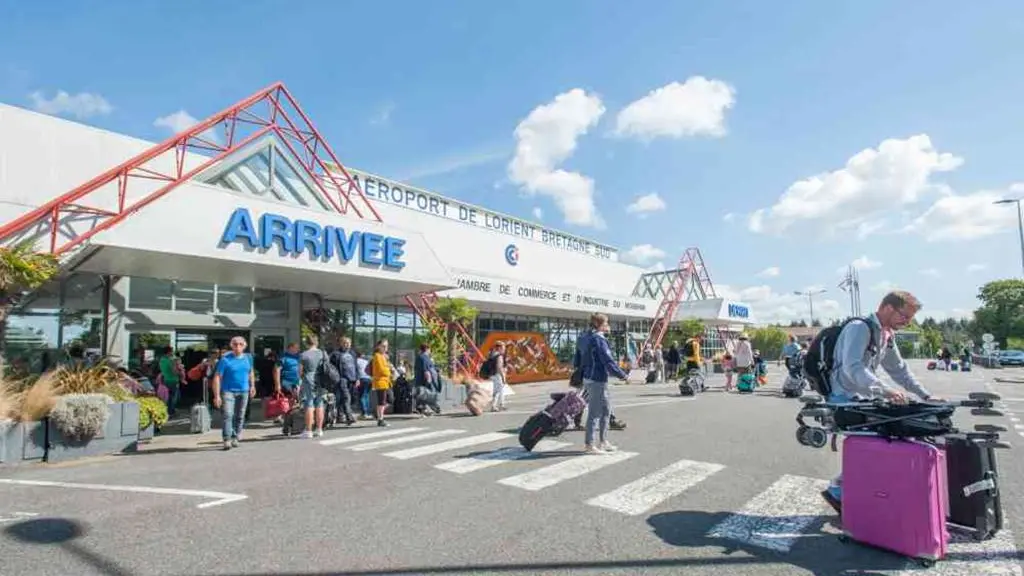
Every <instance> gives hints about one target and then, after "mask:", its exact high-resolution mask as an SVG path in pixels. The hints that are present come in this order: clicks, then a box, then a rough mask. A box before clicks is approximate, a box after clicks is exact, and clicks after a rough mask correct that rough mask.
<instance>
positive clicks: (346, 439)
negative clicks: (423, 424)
mask: <svg viewBox="0 0 1024 576" xmlns="http://www.w3.org/2000/svg"><path fill="white" fill-rule="evenodd" d="M420 430H426V428H396V429H394V430H382V431H380V432H367V433H366V434H356V435H354V436H340V437H338V438H329V439H327V440H321V441H320V445H321V446H337V445H338V444H349V443H351V442H359V441H360V440H369V439H371V438H387V437H388V436H398V435H400V434H408V433H410V432H419V431H420Z"/></svg>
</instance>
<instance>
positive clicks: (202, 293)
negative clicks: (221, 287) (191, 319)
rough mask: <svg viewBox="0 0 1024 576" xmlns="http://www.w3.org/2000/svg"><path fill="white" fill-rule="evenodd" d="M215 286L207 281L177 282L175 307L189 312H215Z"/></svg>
mask: <svg viewBox="0 0 1024 576" xmlns="http://www.w3.org/2000/svg"><path fill="white" fill-rule="evenodd" d="M214 290H215V287H214V285H213V284H210V283H207V282H186V281H181V282H176V283H175V286H174V309H175V310H187V311H189V312H213V296H214Z"/></svg>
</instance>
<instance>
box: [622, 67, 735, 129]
mask: <svg viewBox="0 0 1024 576" xmlns="http://www.w3.org/2000/svg"><path fill="white" fill-rule="evenodd" d="M735 103H736V90H735V89H734V88H733V87H732V86H730V85H729V84H726V83H725V82H722V81H721V80H714V79H711V80H709V79H707V78H705V77H703V76H693V77H691V78H688V79H687V80H686V82H684V83H682V84H680V83H679V82H672V83H671V84H667V85H665V86H662V87H661V88H657V89H655V90H652V91H651V92H649V93H648V94H647V95H646V96H644V97H643V98H640V99H639V100H635V101H634V102H632V103H630V104H629V105H628V106H626V107H625V108H623V109H622V110H621V111H620V112H619V114H618V116H617V117H616V122H615V135H616V136H622V137H635V138H639V139H641V140H651V139H654V138H658V137H665V138H683V137H687V136H716V137H720V136H724V135H725V132H726V129H725V112H726V110H728V109H730V108H732V106H733V105H734V104H735Z"/></svg>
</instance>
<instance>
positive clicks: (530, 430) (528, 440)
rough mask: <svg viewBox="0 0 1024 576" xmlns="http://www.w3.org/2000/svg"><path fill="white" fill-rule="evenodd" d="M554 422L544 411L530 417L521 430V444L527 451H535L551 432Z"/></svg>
mask: <svg viewBox="0 0 1024 576" xmlns="http://www.w3.org/2000/svg"><path fill="white" fill-rule="evenodd" d="M553 426H554V421H553V420H552V419H551V417H550V416H548V415H547V414H545V413H544V412H543V411H541V412H537V413H536V414H534V415H533V416H530V417H529V418H528V419H527V420H526V422H525V423H523V427H522V428H520V429H519V444H521V445H522V447H523V448H525V449H526V450H527V451H531V450H533V447H534V446H536V445H537V442H540V441H541V440H542V439H543V438H544V437H545V436H547V435H548V434H549V433H550V432H551V428H552V427H553Z"/></svg>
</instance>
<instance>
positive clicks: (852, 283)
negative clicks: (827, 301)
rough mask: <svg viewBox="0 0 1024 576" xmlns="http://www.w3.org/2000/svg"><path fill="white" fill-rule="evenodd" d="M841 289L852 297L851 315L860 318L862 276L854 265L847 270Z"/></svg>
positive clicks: (840, 284)
mask: <svg viewBox="0 0 1024 576" xmlns="http://www.w3.org/2000/svg"><path fill="white" fill-rule="evenodd" d="M839 289H840V290H842V291H843V292H846V293H847V294H849V295H850V315H851V316H860V274H859V273H858V272H857V268H856V267H854V266H853V265H852V264H851V265H850V266H849V267H848V268H847V269H846V275H845V276H843V281H842V282H840V283H839Z"/></svg>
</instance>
